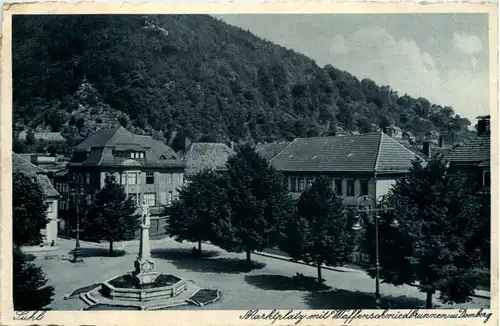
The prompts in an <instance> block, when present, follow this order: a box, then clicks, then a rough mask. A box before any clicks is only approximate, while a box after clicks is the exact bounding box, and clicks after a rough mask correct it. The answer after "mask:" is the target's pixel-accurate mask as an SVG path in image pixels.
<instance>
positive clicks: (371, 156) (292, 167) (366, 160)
mask: <svg viewBox="0 0 500 326" xmlns="http://www.w3.org/2000/svg"><path fill="white" fill-rule="evenodd" d="M416 157H417V155H416V154H415V153H413V152H412V151H410V150H409V149H407V148H405V147H404V146H403V145H401V144H400V143H399V142H397V141H396V140H394V139H392V138H391V137H389V136H387V135H386V134H384V133H382V132H376V133H369V134H363V135H346V136H334V137H313V138H297V139H295V140H294V141H293V142H291V143H290V145H289V146H287V147H286V148H285V149H283V151H281V152H280V153H279V154H278V155H277V156H276V157H274V158H273V159H272V160H271V163H272V164H273V165H274V167H275V168H276V169H278V170H281V171H297V172H299V171H300V172H302V171H304V172H305V171H309V172H375V171H377V172H382V173H395V172H405V171H407V170H408V168H409V167H410V166H411V161H412V160H414V159H415V158H416Z"/></svg>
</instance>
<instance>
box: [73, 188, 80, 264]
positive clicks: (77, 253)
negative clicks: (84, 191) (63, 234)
mask: <svg viewBox="0 0 500 326" xmlns="http://www.w3.org/2000/svg"><path fill="white" fill-rule="evenodd" d="M76 186H77V189H76V190H73V194H74V195H75V202H76V243H75V249H73V260H72V261H71V262H73V263H83V257H82V251H81V249H80V195H81V191H80V185H79V184H78V181H77V183H76Z"/></svg>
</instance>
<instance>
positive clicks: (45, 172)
mask: <svg viewBox="0 0 500 326" xmlns="http://www.w3.org/2000/svg"><path fill="white" fill-rule="evenodd" d="M14 155H15V157H17V158H19V159H20V160H22V161H24V162H26V163H28V166H29V167H31V168H33V170H35V171H39V172H40V173H42V174H47V173H48V171H47V170H45V169H43V168H41V167H39V166H38V165H35V164H33V163H31V162H30V161H28V160H27V159H25V158H24V157H22V155H19V154H17V153H14V152H12V156H14ZM11 160H12V157H11ZM35 173H36V172H35Z"/></svg>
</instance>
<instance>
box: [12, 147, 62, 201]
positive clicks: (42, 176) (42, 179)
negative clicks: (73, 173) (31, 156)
mask: <svg viewBox="0 0 500 326" xmlns="http://www.w3.org/2000/svg"><path fill="white" fill-rule="evenodd" d="M12 172H13V173H22V174H25V175H27V176H29V177H33V178H36V179H37V181H38V183H39V184H40V186H41V187H42V189H43V191H44V193H45V195H46V196H47V197H59V193H58V192H57V190H56V189H55V188H54V186H53V185H52V183H51V182H50V180H49V178H48V177H47V174H46V173H47V171H45V170H44V169H42V168H40V167H38V166H36V165H34V164H32V163H31V162H29V161H27V160H26V159H24V158H23V157H21V156H20V155H18V154H16V153H12Z"/></svg>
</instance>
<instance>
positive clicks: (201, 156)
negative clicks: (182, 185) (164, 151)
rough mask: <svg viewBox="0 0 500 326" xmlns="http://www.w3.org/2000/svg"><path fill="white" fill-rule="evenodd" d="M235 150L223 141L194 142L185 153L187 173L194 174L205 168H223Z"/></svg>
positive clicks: (188, 174)
mask: <svg viewBox="0 0 500 326" xmlns="http://www.w3.org/2000/svg"><path fill="white" fill-rule="evenodd" d="M234 154H235V152H234V151H233V150H232V149H231V148H229V146H227V145H226V144H223V143H193V144H191V146H190V148H189V150H188V151H187V153H186V154H185V155H184V161H185V162H186V170H185V172H184V173H185V174H186V175H187V176H190V175H194V174H196V173H198V172H200V171H202V170H204V169H213V170H222V169H224V168H225V164H226V162H227V160H228V159H229V157H231V156H232V155H234Z"/></svg>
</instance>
